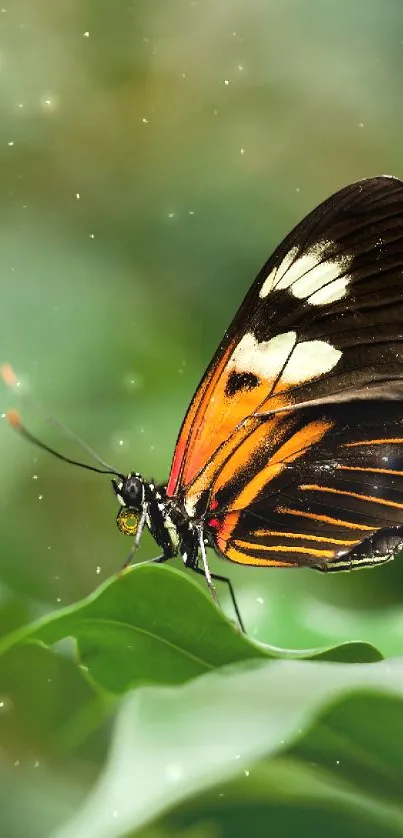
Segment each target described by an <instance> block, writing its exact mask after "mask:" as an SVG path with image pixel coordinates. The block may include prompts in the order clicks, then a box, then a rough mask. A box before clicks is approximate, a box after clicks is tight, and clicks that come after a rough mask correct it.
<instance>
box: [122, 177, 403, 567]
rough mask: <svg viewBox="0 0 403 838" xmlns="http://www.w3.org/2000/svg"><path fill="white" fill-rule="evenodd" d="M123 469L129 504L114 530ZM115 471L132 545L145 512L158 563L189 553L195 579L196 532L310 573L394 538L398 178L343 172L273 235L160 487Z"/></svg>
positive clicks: (233, 553)
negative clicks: (346, 180) (342, 180)
mask: <svg viewBox="0 0 403 838" xmlns="http://www.w3.org/2000/svg"><path fill="white" fill-rule="evenodd" d="M133 479H134V480H137V481H139V482H138V486H137V488H138V491H136V492H135V501H136V502H135V504H134V506H133V504H132V509H135V510H136V511H137V514H138V517H137V518H135V519H134V526H133V527H132V528H130V527H129V528H126V529H125V523H124V520H123V518H124V517H125V515H126V514H127V513H130V508H131V507H130V504H131V503H132V500H133V499H132V498H131V496H130V492H129V491H128V489H129V488H130V485H131V484H130V480H131V481H133ZM126 480H128V481H129V483H128V484H127V485H126V483H125V484H124V485H123V486H120V490H119V491H117V494H118V496H119V494H120V499H121V501H122V499H123V503H124V508H125V509H126V512H125V513H124V514H123V518H122V517H121V518H119V516H118V525H119V526H120V528H121V529H123V531H126V532H130V530H131V534H132V535H134V536H135V546H137V544H138V542H139V539H140V535H141V531H142V529H143V527H144V526H148V528H149V529H150V531H151V533H152V535H153V536H154V538H155V540H156V542H157V543H158V544H159V546H160V547H161V549H162V551H163V554H162V556H161V557H158V561H163V560H165V559H168V558H170V557H172V556H174V555H178V554H179V555H181V556H182V558H183V560H184V562H185V564H186V565H187V566H189V567H192V568H193V569H195V570H198V571H200V568H199V563H201V564H202V568H201V572H204V574H205V575H206V578H207V581H208V582H209V579H210V574H209V571H208V565H207V560H206V554H205V547H206V545H209V546H211V547H212V548H213V549H214V550H215V552H216V553H217V554H218V555H220V556H221V557H223V558H225V559H228V560H230V561H232V562H235V563H239V564H246V565H255V566H265V567H270V566H272V567H273V566H277V567H311V568H315V569H317V570H322V571H328V570H347V569H352V568H358V567H365V566H369V565H374V564H377V563H380V562H383V561H387V560H388V559H390V558H392V557H393V555H394V554H395V553H396V551H397V550H398V549H400V547H401V545H402V542H403V537H402V527H403V183H402V181H400V180H398V179H397V178H393V177H387V176H385V177H376V178H369V179H368V180H363V181H360V182H358V183H355V184H351V185H350V186H347V187H345V188H344V189H342V190H340V191H339V192H337V193H336V194H335V195H332V196H331V197H330V198H328V199H327V200H326V201H324V203H323V204H321V205H320V206H319V207H317V208H316V209H315V210H313V212H311V213H310V214H309V215H308V216H307V217H306V218H305V219H304V220H303V221H301V222H300V224H298V225H297V227H296V228H295V229H294V230H293V231H292V232H291V233H290V234H289V235H288V236H287V237H286V238H285V239H284V241H283V242H282V244H281V245H280V246H279V247H278V248H277V250H276V251H275V252H274V254H273V255H272V256H271V257H270V259H269V260H268V261H267V262H266V264H265V265H264V266H263V268H262V270H261V271H260V273H259V274H258V276H257V278H256V280H255V282H254V283H253V285H252V286H251V288H250V290H249V292H248V293H247V295H246V298H245V300H244V301H243V303H242V305H241V307H240V309H239V311H238V313H237V314H236V315H235V318H234V320H233V322H232V323H231V325H230V327H229V328H228V330H227V331H226V333H225V335H224V337H223V340H222V341H221V343H220V345H219V347H218V349H217V352H216V354H215V356H214V357H213V359H212V361H211V363H210V365H209V367H208V368H207V370H206V373H205V375H204V377H203V379H202V381H201V382H200V384H199V387H198V388H197V390H196V393H195V395H194V397H193V399H192V401H191V403H190V406H189V409H188V411H187V414H186V416H185V419H184V422H183V424H182V428H181V431H180V434H179V437H178V440H177V445H176V448H175V452H174V457H173V461H172V467H171V472H170V475H169V479H168V482H167V485H166V486H162V487H158V488H157V489H155V487H154V484H153V483H146V482H145V481H144V480H143V479H142V478H140V476H139V475H129V477H128V478H126ZM140 483H141V491H140V489H139V486H140ZM115 491H116V489H115ZM119 514H120V516H122V512H121V513H119ZM122 524H123V527H122V526H121V525H122Z"/></svg>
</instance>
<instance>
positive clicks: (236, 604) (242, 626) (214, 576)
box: [192, 567, 246, 634]
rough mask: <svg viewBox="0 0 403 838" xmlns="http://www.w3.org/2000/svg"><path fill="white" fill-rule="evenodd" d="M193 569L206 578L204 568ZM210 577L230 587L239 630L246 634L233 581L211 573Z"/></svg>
mask: <svg viewBox="0 0 403 838" xmlns="http://www.w3.org/2000/svg"><path fill="white" fill-rule="evenodd" d="M192 569H193V570H194V571H196V573H200V575H201V576H204V577H205V573H204V569H203V568H202V567H194V568H192ZM210 576H211V579H212V580H213V581H214V582H225V584H226V585H228V590H229V595H230V597H231V602H232V605H233V608H234V611H235V614H236V618H237V621H238V624H239V628H240V629H241V632H242V634H246V631H245V626H244V624H243V620H242V617H241V612H240V610H239V607H238V603H237V601H236V596H235V592H234V589H233V587H232V582H231V580H230V579H228V576H219V575H218V573H211V574H210Z"/></svg>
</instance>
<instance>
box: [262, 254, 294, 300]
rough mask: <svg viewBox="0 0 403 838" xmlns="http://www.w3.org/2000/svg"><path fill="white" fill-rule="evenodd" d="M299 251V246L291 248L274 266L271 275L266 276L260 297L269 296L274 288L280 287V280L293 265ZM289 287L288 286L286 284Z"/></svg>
mask: <svg viewBox="0 0 403 838" xmlns="http://www.w3.org/2000/svg"><path fill="white" fill-rule="evenodd" d="M297 253H298V248H297V247H292V248H291V250H289V252H288V253H287V254H286V255H285V256H284V259H283V261H282V262H280V264H279V266H278V267H277V268H273V270H272V271H270V273H269V275H268V276H267V277H266V279H265V281H264V283H263V285H262V287H261V289H260V291H259V297H262V298H264V297H267V295H268V294H270V291H273V289H274V288H278V287H279V286H278V282H279V280H281V278H282V277H283V276H284V274H285V273H286V271H287V270H288V268H289V267H290V265H292V263H293V261H294V259H295V257H296V255H297ZM286 287H287V286H286Z"/></svg>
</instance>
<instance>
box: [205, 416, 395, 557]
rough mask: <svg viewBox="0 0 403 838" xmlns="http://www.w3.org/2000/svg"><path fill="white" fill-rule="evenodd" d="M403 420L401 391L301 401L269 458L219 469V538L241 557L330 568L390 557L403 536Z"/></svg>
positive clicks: (215, 502) (228, 553)
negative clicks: (316, 403) (225, 472)
mask: <svg viewBox="0 0 403 838" xmlns="http://www.w3.org/2000/svg"><path fill="white" fill-rule="evenodd" d="M402 425H403V422H402V405H401V403H399V402H394V401H369V402H362V401H356V402H351V403H350V404H341V405H340V404H338V405H329V406H327V407H326V408H325V409H321V408H313V409H307V410H304V409H302V410H300V411H295V412H294V414H293V417H290V418H289V422H288V430H287V431H284V438H283V440H282V441H281V442H280V444H279V445H278V444H276V443H274V442H273V441H271V442H270V440H269V439H267V442H266V456H265V458H264V457H262V456H261V453H262V452H261V451H259V449H257V450H258V451H259V458H260V459H258V458H255V459H254V458H253V457H251V458H250V459H249V460H247V462H246V463H245V468H243V469H240V470H239V471H236V470H235V471H233V475H232V477H231V478H228V481H227V482H226V483H225V482H223V481H222V480H221V476H220V477H218V479H217V482H216V483H215V485H214V486H213V487H212V490H211V494H210V500H209V505H210V513H209V516H208V517H207V519H206V520H207V527H208V530H209V532H210V538H211V541H212V544H213V546H214V547H215V548H216V549H217V550H218V552H219V553H221V554H222V555H224V556H225V557H226V558H228V559H230V560H232V561H235V562H238V563H242V564H251V565H263V566H270V565H277V566H283V565H284V566H290V565H291V566H293V565H294V566H295V565H296V566H308V567H316V568H318V569H321V570H329V569H330V570H339V569H350V568H354V567H362V566H365V565H369V564H371V565H372V564H375V563H376V562H380V561H385V559H387V558H390V557H391V556H392V555H393V553H394V552H395V550H396V549H397V548H398V547H399V546H401V544H402V542H403V535H402V524H403V427H402ZM315 429H316V431H315ZM315 432H316V436H315Z"/></svg>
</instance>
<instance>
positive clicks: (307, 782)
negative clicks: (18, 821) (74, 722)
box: [52, 659, 403, 838]
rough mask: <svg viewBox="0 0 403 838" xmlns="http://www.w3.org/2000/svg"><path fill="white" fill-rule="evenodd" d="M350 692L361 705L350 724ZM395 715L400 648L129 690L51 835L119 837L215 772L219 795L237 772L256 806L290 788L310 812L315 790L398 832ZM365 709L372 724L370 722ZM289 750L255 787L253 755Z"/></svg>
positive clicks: (400, 763) (382, 829)
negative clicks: (73, 806)
mask: <svg viewBox="0 0 403 838" xmlns="http://www.w3.org/2000/svg"><path fill="white" fill-rule="evenodd" d="M357 701H358V702H360V710H361V713H362V714H363V716H364V721H363V723H362V724H361V725H359V728H358V731H356V728H355V720H356V718H357V706H356V703H357ZM327 708H329V709H327ZM402 715H403V661H402V660H398V659H396V660H394V661H379V662H377V663H372V664H355V665H354V664H353V665H351V664H334V663H324V662H316V661H304V662H302V661H271V662H268V661H266V662H263V661H260V662H257V661H256V662H255V664H254V666H250V665H249V666H248V667H246V665H245V664H238V665H237V666H236V667H230V668H229V669H226V670H222V671H221V672H215V673H209V674H207V675H204V676H202V677H201V678H198V679H196V680H195V681H193V682H191V683H188V684H185V685H183V686H181V687H176V688H169V689H168V688H143V689H140V690H137V691H136V692H134V693H132V694H130V695H128V696H126V697H125V699H124V700H123V702H122V705H121V710H120V713H119V716H118V720H117V724H116V728H115V734H114V738H113V745H112V750H111V753H110V758H109V762H108V764H107V766H106V769H105V771H104V773H103V775H102V776H101V778H100V780H99V782H98V783H97V785H96V786H95V788H94V790H93V792H92V793H91V794H90V795H89V797H88V798H87V800H86V802H85V804H84V806H83V807H82V808H81V809H80V810H79V812H78V813H77V816H75V817H74V818H73V819H72V820H70V821H69V822H68V823H67V824H66V825H65V826H64V827H62V828H61V829H60V830H58V831H57V832H56V833H55V834H54V836H52V838H119V836H122V835H126V834H127V832H128V831H129V830H133V829H138V828H140V827H141V826H143V825H145V824H146V823H148V822H149V821H150V820H151V819H153V818H155V817H156V816H157V815H158V814H159V813H162V812H163V811H165V810H167V809H169V808H173V807H175V806H178V805H179V804H180V803H182V802H183V801H185V800H186V799H187V798H189V797H191V796H192V795H195V794H196V793H199V794H200V793H201V792H202V791H203V790H207V789H209V788H212V787H214V786H216V784H217V783H219V784H220V785H219V786H218V787H217V794H218V793H219V792H221V793H222V792H224V793H225V786H223V783H224V782H226V781H228V780H230V779H231V778H235V777H237V776H238V777H240V776H242V775H243V776H244V781H245V782H246V781H247V782H248V783H250V784H252V789H251V790H250V791H247V794H250V795H251V798H253V796H254V794H255V793H256V798H257V799H256V804H257V805H258V798H259V801H260V802H259V805H260V806H262V805H263V804H264V808H265V811H266V813H267V808H268V803H269V800H270V798H271V801H272V804H273V805H274V808H275V806H276V805H277V806H278V804H282V805H284V804H287V803H288V806H290V805H291V801H292V800H293V799H294V802H295V801H297V803H299V804H301V803H303V802H305V804H306V807H309V806H311V807H312V810H313V813H314V812H315V807H317V805H318V800H319V805H320V806H321V807H323V809H326V810H327V811H328V812H331V811H333V813H338V812H339V810H343V814H344V816H345V817H347V816H349V817H350V819H351V818H353V819H354V820H355V821H356V822H357V823H358V824H359V823H360V821H362V820H363V819H364V821H366V823H367V824H368V823H370V822H371V821H372V822H373V823H375V824H376V828H377V830H378V834H379V835H384V834H385V835H387V836H389V835H403V805H402V802H401V787H402V782H403V755H402V749H401V732H402V731H401V727H402V722H401V719H402ZM375 718H379V719H380V720H382V730H381V732H379V731H374V730H373V726H374V724H373V723H374V719H375ZM399 720H400V721H399ZM397 724H398V727H397V726H396V725H397ZM287 751H288V754H289V757H288V759H289V760H290V761H289V762H287V763H284V765H285V769H284V770H283V773H282V775H281V772H280V774H279V778H278V781H277V782H276V775H275V773H274V772H273V771H271V772H270V771H269V775H270V776H269V777H268V778H267V777H266V778H264V777H262V775H261V773H260V774H259V772H258V775H257V776H258V780H257V786H256V789H255V791H254V790H253V784H254V771H255V768H254V765H255V763H256V762H257V761H258V760H261V759H262V758H266V759H267V757H269V756H271V757H274V756H275V755H277V754H279V753H280V752H287ZM336 755H337V756H336ZM196 756H197V758H196ZM291 758H292V759H291ZM325 763H326V764H325ZM286 769H288V774H287V770H286ZM133 789H135V794H133ZM265 793H266V796H267V800H266V802H264V795H265ZM224 800H225V798H224ZM229 806H230V808H231V802H230V803H229ZM236 807H237V801H236V800H234V802H233V806H232V809H236ZM202 809H203V807H202ZM215 810H217V806H216V807H215ZM192 811H193V814H195V810H194V809H193V808H192ZM196 811H197V809H196ZM210 814H212V813H211V812H210ZM216 814H217V812H216ZM232 814H233V812H232ZM249 814H250V811H249ZM206 817H207V820H209V810H208V809H207V813H206ZM333 817H334V814H333ZM244 820H245V819H244ZM314 820H315V818H313V823H314ZM319 821H320V819H319ZM191 822H193V823H195V821H194V819H193V821H191ZM234 822H236V821H235V819H234V817H232V819H231V823H232V824H234ZM245 822H246V820H245ZM251 822H252V823H253V820H252V821H251ZM267 822H268V821H267V820H266V823H267ZM269 822H270V821H269ZM343 823H344V821H343ZM361 825H362V824H361ZM236 833H237V834H238V830H237V831H236ZM170 834H171V835H172V834H176V832H175V830H171V831H170ZM202 834H204V833H203V831H202ZM281 834H284V833H281ZM287 834H288V833H287ZM331 834H334V830H333V833H331ZM350 834H351V833H350ZM356 834H360V835H365V834H366V833H365V831H364V832H363V831H362V830H361V832H358V833H356ZM368 834H370V835H371V836H374V835H376V834H377V833H376V831H374V830H372V831H371V832H370V833H368ZM224 835H228V836H229V835H230V830H229V829H227V830H224Z"/></svg>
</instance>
